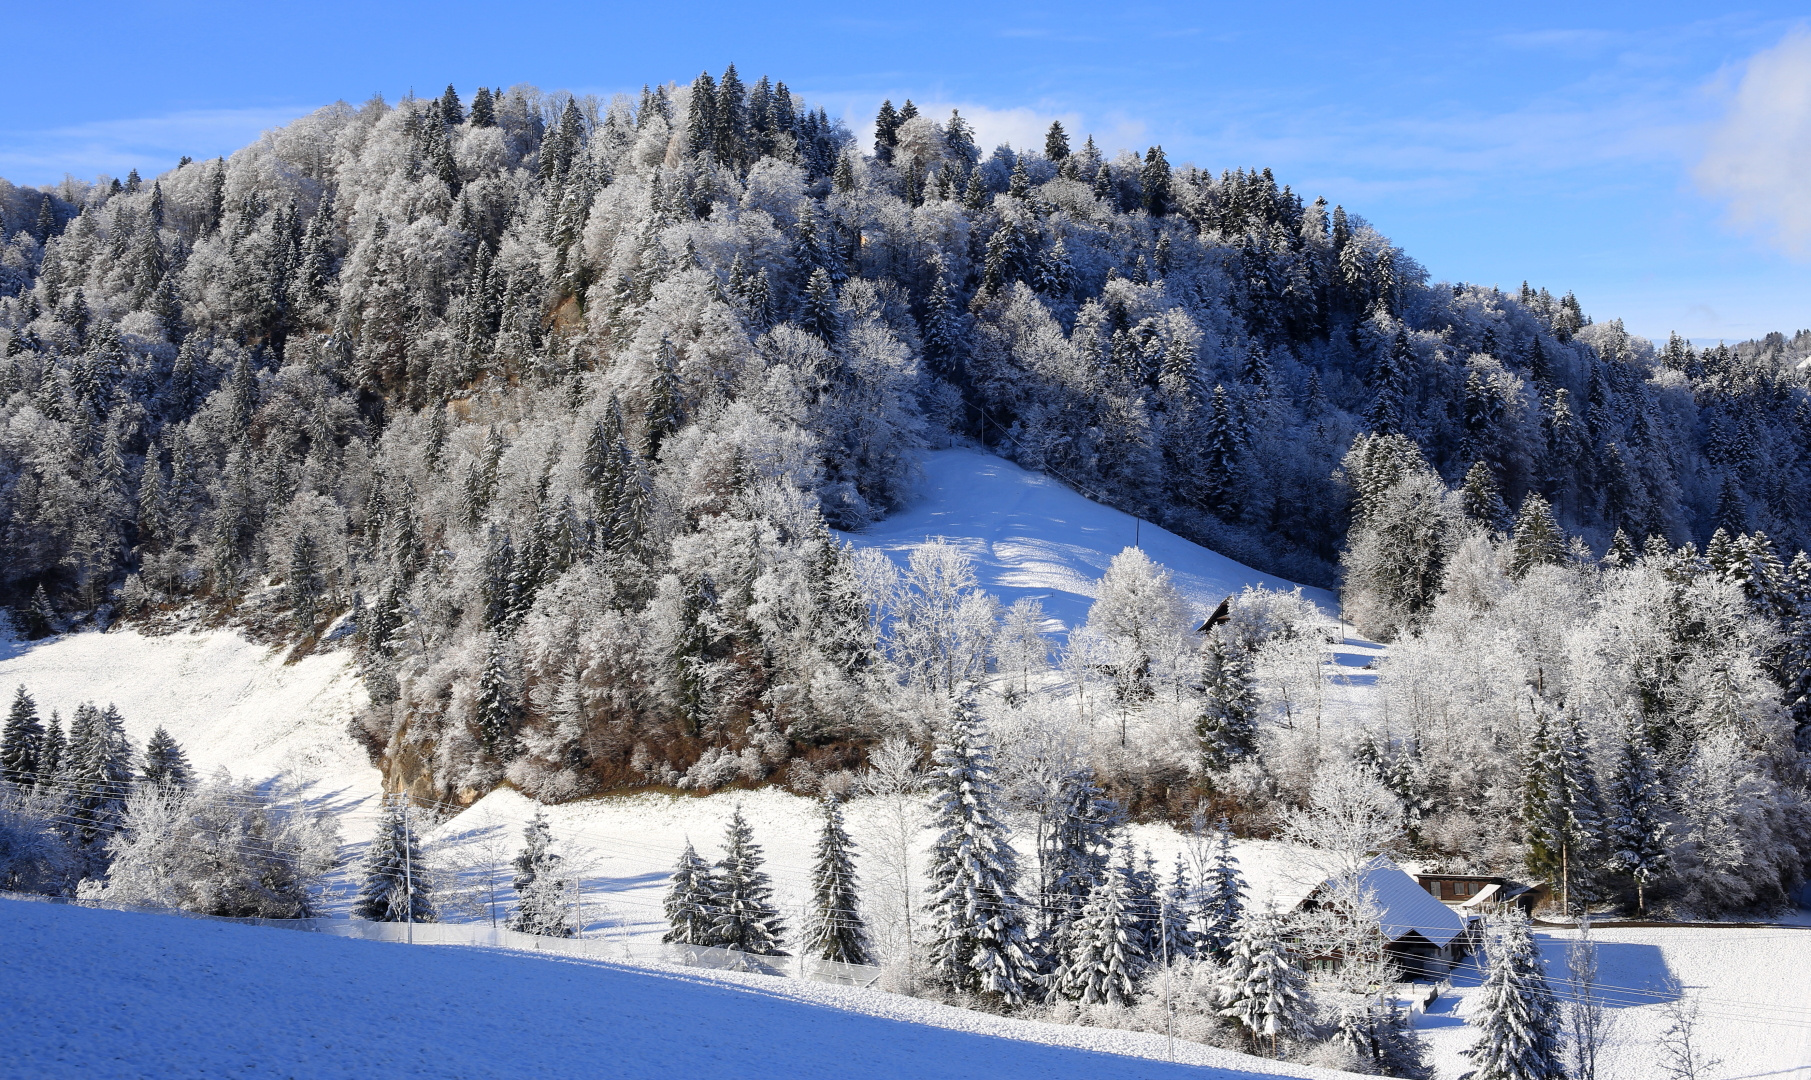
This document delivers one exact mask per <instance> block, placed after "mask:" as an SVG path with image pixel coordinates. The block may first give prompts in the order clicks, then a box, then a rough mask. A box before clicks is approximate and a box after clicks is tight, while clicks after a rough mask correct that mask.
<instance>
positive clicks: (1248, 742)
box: [1195, 634, 1258, 776]
mask: <svg viewBox="0 0 1811 1080" xmlns="http://www.w3.org/2000/svg"><path fill="white" fill-rule="evenodd" d="M1201 684H1202V685H1201V715H1200V716H1199V717H1198V718H1197V719H1196V720H1195V735H1196V737H1197V738H1198V739H1200V741H1201V766H1202V768H1203V769H1204V770H1206V772H1207V773H1208V775H1209V776H1212V775H1213V774H1215V773H1219V772H1224V771H1225V770H1226V769H1228V768H1230V767H1231V766H1233V765H1236V764H1238V763H1239V762H1242V761H1248V760H1250V759H1251V758H1252V757H1253V756H1254V755H1256V754H1257V752H1258V692H1257V688H1256V685H1255V680H1254V679H1253V678H1252V671H1251V659H1250V658H1249V657H1248V656H1246V655H1245V650H1244V649H1241V648H1240V647H1239V646H1238V645H1236V644H1232V643H1230V642H1227V641H1225V640H1223V639H1222V637H1221V635H1219V634H1210V635H1209V637H1208V639H1207V646H1206V648H1204V649H1203V650H1202V652H1201Z"/></svg>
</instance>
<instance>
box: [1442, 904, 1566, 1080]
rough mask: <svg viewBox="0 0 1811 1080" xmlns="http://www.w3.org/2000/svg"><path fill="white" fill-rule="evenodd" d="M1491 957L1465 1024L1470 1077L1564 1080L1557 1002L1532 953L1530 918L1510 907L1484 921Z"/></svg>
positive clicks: (1536, 956) (1486, 949)
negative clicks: (1472, 1031) (1469, 1029)
mask: <svg viewBox="0 0 1811 1080" xmlns="http://www.w3.org/2000/svg"><path fill="white" fill-rule="evenodd" d="M1485 955H1486V957H1487V958H1488V961H1489V967H1488V970H1487V972H1486V974H1485V976H1484V985H1483V986H1482V987H1481V988H1480V989H1479V991H1478V994H1477V998H1476V1002H1477V1004H1476V1005H1475V1006H1474V1008H1473V1009H1472V1013H1471V1016H1470V1018H1469V1019H1468V1021H1467V1022H1468V1023H1470V1024H1471V1025H1472V1026H1473V1027H1476V1028H1478V1029H1479V1034H1478V1041H1477V1042H1476V1043H1474V1044H1473V1045H1472V1047H1471V1049H1469V1050H1467V1051H1465V1056H1466V1057H1468V1058H1470V1059H1471V1063H1472V1070H1471V1072H1469V1073H1467V1074H1466V1075H1467V1076H1468V1077H1470V1078H1471V1080H1565V1076H1566V1070H1565V1065H1564V1059H1563V1057H1562V1055H1561V1047H1560V1020H1559V1005H1558V1003H1557V1002H1556V1001H1555V1000H1554V997H1553V991H1552V989H1551V988H1550V987H1549V986H1548V985H1547V977H1546V975H1545V974H1544V973H1543V972H1542V970H1541V962H1540V957H1539V955H1538V954H1537V953H1536V952H1535V948H1534V937H1533V935H1532V934H1531V933H1529V930H1528V918H1527V916H1525V915H1523V914H1522V913H1521V912H1520V911H1517V910H1515V909H1513V908H1511V909H1509V910H1508V911H1507V912H1506V913H1504V914H1500V915H1494V916H1492V917H1491V919H1490V922H1489V924H1488V934H1487V942H1486V945H1485Z"/></svg>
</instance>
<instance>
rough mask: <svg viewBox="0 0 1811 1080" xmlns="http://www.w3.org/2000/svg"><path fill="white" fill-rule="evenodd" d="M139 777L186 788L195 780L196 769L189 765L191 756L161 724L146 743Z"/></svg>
mask: <svg viewBox="0 0 1811 1080" xmlns="http://www.w3.org/2000/svg"><path fill="white" fill-rule="evenodd" d="M139 779H140V780H141V781H143V782H144V783H147V784H157V785H160V786H165V787H172V788H186V787H188V786H189V785H190V784H192V783H194V782H195V771H194V770H193V769H191V768H190V767H189V756H188V755H187V754H185V753H183V751H182V747H181V746H179V745H178V744H177V742H176V740H175V739H173V738H171V737H170V733H169V732H167V731H165V730H164V729H163V726H162V725H161V724H160V725H158V728H157V730H156V731H153V732H152V733H151V739H150V741H149V742H147V743H145V760H144V765H143V766H142V768H141V769H140V771H139Z"/></svg>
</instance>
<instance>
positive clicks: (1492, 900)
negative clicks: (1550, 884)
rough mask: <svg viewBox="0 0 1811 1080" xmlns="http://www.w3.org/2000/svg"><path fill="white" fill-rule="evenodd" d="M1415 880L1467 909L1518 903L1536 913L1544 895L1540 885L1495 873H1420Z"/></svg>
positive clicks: (1445, 901)
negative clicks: (1536, 908) (1535, 910)
mask: <svg viewBox="0 0 1811 1080" xmlns="http://www.w3.org/2000/svg"><path fill="white" fill-rule="evenodd" d="M1415 880H1416V882H1418V883H1419V884H1420V885H1421V887H1422V888H1423V889H1426V890H1427V893H1428V895H1429V896H1432V897H1433V898H1434V899H1436V900H1438V901H1440V902H1441V903H1442V904H1446V905H1448V906H1449V907H1452V908H1455V909H1457V910H1459V911H1461V912H1467V913H1470V912H1480V913H1481V912H1484V911H1488V910H1490V909H1491V908H1492V907H1495V906H1496V905H1498V904H1515V905H1516V906H1518V907H1520V908H1521V909H1522V910H1523V911H1526V912H1528V913H1530V914H1532V913H1533V911H1534V908H1535V906H1536V905H1537V904H1538V903H1539V902H1540V900H1541V897H1542V892H1541V890H1540V889H1531V888H1529V887H1528V886H1526V885H1523V884H1522V883H1521V882H1519V881H1511V880H1509V879H1508V878H1506V877H1498V876H1496V875H1494V874H1416V875H1415Z"/></svg>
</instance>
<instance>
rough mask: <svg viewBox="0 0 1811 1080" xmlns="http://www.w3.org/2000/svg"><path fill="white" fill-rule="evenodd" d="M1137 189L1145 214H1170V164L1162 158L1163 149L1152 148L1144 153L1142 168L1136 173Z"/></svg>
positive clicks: (1153, 215) (1159, 147) (1155, 215)
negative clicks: (1142, 201)
mask: <svg viewBox="0 0 1811 1080" xmlns="http://www.w3.org/2000/svg"><path fill="white" fill-rule="evenodd" d="M1138 188H1139V191H1140V192H1141V193H1142V196H1143V198H1144V209H1145V213H1147V214H1150V215H1151V216H1152V217H1162V216H1163V215H1165V214H1167V213H1169V212H1170V200H1171V197H1172V196H1171V182H1170V163H1169V159H1168V158H1165V157H1164V156H1163V147H1161V146H1153V147H1151V148H1150V149H1149V150H1146V151H1145V154H1144V168H1143V169H1141V170H1139V173H1138Z"/></svg>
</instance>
